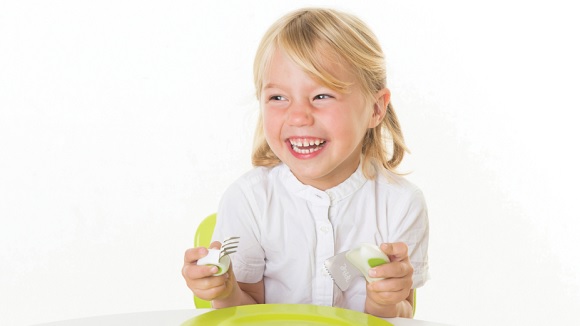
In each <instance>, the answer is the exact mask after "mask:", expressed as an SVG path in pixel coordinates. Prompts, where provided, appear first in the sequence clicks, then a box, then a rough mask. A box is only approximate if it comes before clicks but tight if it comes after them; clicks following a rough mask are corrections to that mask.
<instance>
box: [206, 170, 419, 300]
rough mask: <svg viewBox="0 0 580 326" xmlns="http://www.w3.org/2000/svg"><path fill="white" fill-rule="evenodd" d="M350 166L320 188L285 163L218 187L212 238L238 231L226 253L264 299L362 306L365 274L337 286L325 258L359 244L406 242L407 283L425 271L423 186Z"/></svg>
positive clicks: (240, 278) (241, 279)
mask: <svg viewBox="0 0 580 326" xmlns="http://www.w3.org/2000/svg"><path fill="white" fill-rule="evenodd" d="M386 173H387V175H388V177H385V176H384V175H381V174H380V173H378V176H377V178H376V179H375V180H368V179H366V178H365V177H364V175H363V173H362V169H361V167H360V166H359V168H358V169H357V171H356V172H355V173H354V174H352V175H351V176H350V177H349V178H348V179H347V180H345V181H344V182H343V183H341V184H340V185H338V186H336V187H334V188H331V189H328V190H326V191H322V190H318V189H316V188H314V187H311V186H308V185H304V184H302V183H301V182H300V181H299V180H298V179H296V177H295V176H294V175H293V174H292V172H291V171H290V170H289V168H288V167H287V166H286V165H284V164H280V165H278V166H276V167H273V168H265V167H258V168H254V169H253V170H251V171H250V172H248V173H246V174H245V175H243V176H242V177H241V178H240V179H238V180H237V181H236V182H235V183H234V184H232V185H231V186H230V187H229V188H228V189H227V191H226V192H225V194H224V196H223V198H222V200H221V202H220V205H219V208H218V214H217V224H216V228H215V232H214V235H213V240H214V241H216V240H217V241H222V240H223V239H225V238H227V237H229V236H240V237H241V239H240V244H239V247H238V251H237V252H236V253H235V254H233V255H231V259H232V262H233V263H232V264H233V269H234V273H235V275H236V279H237V280H238V281H239V282H243V283H256V282H259V281H260V280H261V279H262V278H263V279H264V286H265V301H266V303H309V304H316V305H326V306H337V307H343V308H348V309H352V310H357V311H364V304H365V300H366V286H365V280H364V278H362V277H359V278H357V279H356V280H355V281H354V282H353V284H352V285H351V287H350V288H349V289H348V290H347V291H346V292H342V291H340V289H339V288H338V287H337V286H335V285H334V283H333V281H332V279H331V278H330V276H329V275H328V273H327V272H326V270H325V269H324V261H325V260H326V259H328V258H329V257H331V256H334V255H335V254H337V253H340V252H343V251H346V250H349V249H352V248H354V247H356V246H357V245H359V244H361V243H365V242H367V243H375V244H377V245H378V244H381V243H383V242H405V243H406V244H407V246H408V247H409V257H410V261H411V264H412V265H413V268H414V274H413V288H417V287H420V286H422V285H423V284H424V283H425V281H426V280H427V277H428V259H427V247H428V238H429V225H428V219H427V208H426V205H425V200H424V197H423V194H422V192H421V191H420V190H419V189H418V188H417V187H416V186H415V185H413V184H412V183H410V182H409V181H407V180H406V179H404V178H403V177H401V176H398V175H395V174H393V173H390V172H388V171H387V172H386Z"/></svg>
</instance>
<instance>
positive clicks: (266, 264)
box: [183, 9, 429, 317]
mask: <svg viewBox="0 0 580 326" xmlns="http://www.w3.org/2000/svg"><path fill="white" fill-rule="evenodd" d="M254 82H255V86H256V95H257V97H258V99H259V101H260V117H259V120H258V126H257V129H256V134H255V144H254V151H253V154H252V162H253V164H254V166H256V167H255V168H254V169H253V170H251V171H250V172H248V173H247V174H245V175H243V176H242V177H241V178H240V179H238V180H237V181H236V182H235V183H234V184H233V185H232V186H231V187H229V189H228V190H227V191H226V192H225V194H224V196H223V198H222V200H221V202H220V205H219V208H218V214H217V216H218V219H217V224H216V228H215V233H214V235H213V239H214V240H223V239H225V238H226V237H228V236H239V237H240V243H239V247H238V250H237V253H235V254H233V255H231V259H232V267H231V268H230V269H229V271H228V273H226V274H224V275H221V276H212V275H213V274H214V273H216V272H217V268H216V267H215V266H214V267H211V266H201V265H200V266H198V265H197V264H196V262H197V260H198V259H200V258H202V257H204V256H205V255H207V252H208V251H207V249H206V248H193V249H189V250H187V251H186V254H185V264H184V267H183V276H184V278H185V279H186V282H187V285H188V286H189V288H190V289H191V290H192V291H193V292H194V294H195V295H196V296H198V297H199V298H201V299H205V300H212V305H213V307H215V308H221V307H229V306H235V305H244V304H256V303H308V304H316V305H327V306H338V307H344V308H348V309H353V310H357V311H364V312H366V313H370V314H373V315H376V316H379V317H397V316H400V317H412V311H413V304H414V303H413V291H414V290H413V289H415V288H417V287H420V286H422V285H423V284H424V283H425V281H426V279H427V274H428V263H427V244H428V236H429V231H428V220H427V209H426V206H425V200H424V198H423V195H422V193H421V191H420V190H419V189H418V188H417V187H416V186H414V185H413V184H411V183H410V182H409V181H407V180H405V179H404V178H403V177H401V176H400V175H398V174H397V173H395V168H396V167H397V165H398V164H399V163H400V162H401V160H402V158H403V155H404V153H405V151H406V147H405V144H404V142H403V136H402V134H401V129H400V126H399V122H398V120H397V117H396V115H395V112H394V111H393V107H392V106H391V104H390V102H389V100H390V92H389V90H388V89H387V88H386V72H385V62H384V55H383V52H382V50H381V48H380V45H379V44H378V42H377V39H376V37H375V36H374V35H373V33H372V32H371V31H370V30H369V29H368V28H367V26H365V24H364V23H363V22H361V21H360V20H359V19H358V18H356V17H353V16H352V15H349V14H346V13H342V12H338V11H335V10H329V9H304V10H298V11H295V12H292V13H290V14H288V15H286V16H284V17H282V18H281V19H280V20H278V21H277V22H276V23H275V24H274V25H273V26H271V27H270V29H269V30H268V31H267V32H266V34H265V36H264V37H263V39H262V41H261V43H260V46H259V48H258V51H257V54H256V58H255V62H254ZM385 140H389V142H390V143H391V146H387V145H386V143H385ZM388 148H391V150H388ZM365 242H367V243H368V242H372V243H376V244H377V245H380V248H381V250H382V251H383V252H385V254H387V255H388V256H389V258H390V260H391V263H388V264H384V265H380V266H377V267H374V268H372V269H371V270H370V272H369V274H370V276H372V277H379V278H384V279H383V280H380V281H376V282H372V283H366V281H365V279H364V278H362V277H360V278H356V279H355V281H354V283H353V284H352V285H351V287H350V288H349V289H348V290H346V291H345V292H342V291H341V290H340V289H339V288H338V287H337V286H335V285H334V283H333V281H332V279H331V278H330V276H329V275H328V273H327V271H326V270H325V269H324V261H325V260H326V259H328V258H329V257H331V256H334V255H335V254H337V253H340V252H343V251H346V250H349V249H352V248H354V247H356V246H357V245H359V244H361V243H365ZM220 245H221V244H220V243H219V242H217V241H214V242H213V243H212V247H215V248H219V247H220Z"/></svg>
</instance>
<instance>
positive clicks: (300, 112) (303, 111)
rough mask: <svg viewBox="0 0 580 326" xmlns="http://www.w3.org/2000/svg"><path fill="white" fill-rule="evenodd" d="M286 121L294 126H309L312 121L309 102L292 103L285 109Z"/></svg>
mask: <svg viewBox="0 0 580 326" xmlns="http://www.w3.org/2000/svg"><path fill="white" fill-rule="evenodd" d="M286 121H287V122H288V124H289V125H291V126H294V127H303V126H310V125H312V124H313V123H314V118H313V117H312V107H311V106H310V103H292V104H291V105H290V107H289V108H288V111H287V116H286Z"/></svg>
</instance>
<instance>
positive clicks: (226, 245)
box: [220, 237, 240, 259]
mask: <svg viewBox="0 0 580 326" xmlns="http://www.w3.org/2000/svg"><path fill="white" fill-rule="evenodd" d="M239 243H240V237H229V238H227V239H225V240H224V242H223V243H222V249H221V251H220V259H222V257H223V256H225V255H230V254H233V253H235V252H236V251H237V250H236V249H238V244H239Z"/></svg>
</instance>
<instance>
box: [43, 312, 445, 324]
mask: <svg viewBox="0 0 580 326" xmlns="http://www.w3.org/2000/svg"><path fill="white" fill-rule="evenodd" d="M211 310H212V309H183V310H163V311H147V312H137V313H127V314H118V315H105V316H96V317H89V318H80V319H70V320H63V321H57V322H52V323H45V324H37V325H36V326H133V325H135V326H137V325H138V326H165V325H167V326H170V325H175V326H179V325H180V324H181V323H183V322H184V321H186V320H188V319H190V318H193V317H195V316H197V315H200V314H203V313H205V312H208V311H211ZM385 320H387V321H389V322H391V323H392V324H393V325H395V326H449V325H445V324H440V323H434V322H430V321H423V320H417V319H406V318H385Z"/></svg>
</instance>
